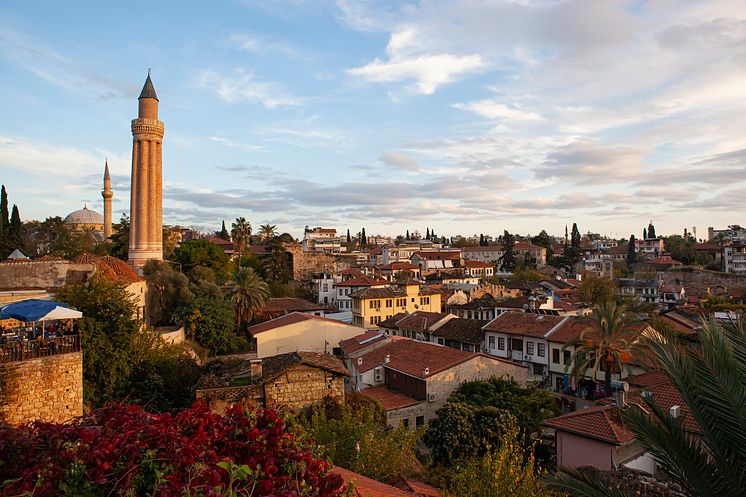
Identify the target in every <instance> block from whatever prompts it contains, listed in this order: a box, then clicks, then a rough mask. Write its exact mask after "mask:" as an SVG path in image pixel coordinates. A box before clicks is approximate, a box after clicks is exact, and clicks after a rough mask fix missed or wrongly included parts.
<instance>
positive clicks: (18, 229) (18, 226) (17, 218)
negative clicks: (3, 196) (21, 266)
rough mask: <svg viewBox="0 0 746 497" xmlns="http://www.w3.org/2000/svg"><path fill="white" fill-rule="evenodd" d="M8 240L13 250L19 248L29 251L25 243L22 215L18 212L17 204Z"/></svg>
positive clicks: (14, 205) (14, 207) (11, 218)
mask: <svg viewBox="0 0 746 497" xmlns="http://www.w3.org/2000/svg"><path fill="white" fill-rule="evenodd" d="M6 238H7V243H8V244H9V245H10V246H11V247H12V248H17V249H20V250H22V251H26V250H27V248H26V247H25V243H24V241H25V236H24V229H23V223H22V222H21V215H20V213H19V212H18V206H17V205H16V204H13V212H12V214H11V215H10V226H8V231H7V235H6Z"/></svg>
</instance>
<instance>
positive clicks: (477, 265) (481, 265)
mask: <svg viewBox="0 0 746 497" xmlns="http://www.w3.org/2000/svg"><path fill="white" fill-rule="evenodd" d="M464 266H466V267H468V268H472V269H478V268H488V267H495V266H493V265H492V264H488V263H486V262H482V261H469V260H466V261H464Z"/></svg>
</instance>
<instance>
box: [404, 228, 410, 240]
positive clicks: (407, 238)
mask: <svg viewBox="0 0 746 497" xmlns="http://www.w3.org/2000/svg"><path fill="white" fill-rule="evenodd" d="M405 240H411V238H409V230H407V235H406V238H405Z"/></svg>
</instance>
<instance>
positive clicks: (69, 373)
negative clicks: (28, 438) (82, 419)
mask: <svg viewBox="0 0 746 497" xmlns="http://www.w3.org/2000/svg"><path fill="white" fill-rule="evenodd" d="M82 415H83V354H82V353H81V352H73V353H71V354H61V355H55V356H49V357H43V358H40V359H32V360H28V361H21V362H11V363H5V364H0V421H3V422H6V423H10V424H13V425H20V424H23V423H28V422H30V421H35V420H41V421H49V422H55V423H61V422H66V421H69V420H71V419H72V418H75V417H78V416H82Z"/></svg>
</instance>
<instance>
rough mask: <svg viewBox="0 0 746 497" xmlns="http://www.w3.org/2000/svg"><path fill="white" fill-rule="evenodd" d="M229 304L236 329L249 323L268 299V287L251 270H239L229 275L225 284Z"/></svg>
mask: <svg viewBox="0 0 746 497" xmlns="http://www.w3.org/2000/svg"><path fill="white" fill-rule="evenodd" d="M226 287H227V289H228V295H229V296H230V300H231V303H232V304H233V307H234V308H235V310H236V327H237V329H238V330H239V331H240V330H241V325H242V324H244V323H249V322H250V321H251V319H252V318H253V317H254V313H255V312H256V311H257V310H258V309H260V308H261V307H262V306H263V305H264V304H265V303H266V302H267V298H269V287H268V286H267V284H266V283H265V282H264V281H262V279H261V278H260V277H259V275H258V274H256V273H255V272H254V270H253V269H251V268H244V267H242V268H239V269H238V270H236V271H234V272H232V273H231V274H230V279H229V280H228V283H227V284H226Z"/></svg>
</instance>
